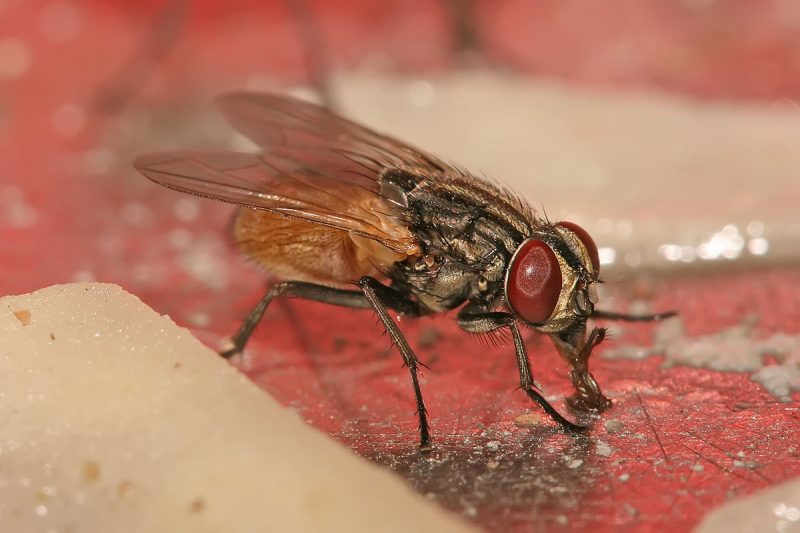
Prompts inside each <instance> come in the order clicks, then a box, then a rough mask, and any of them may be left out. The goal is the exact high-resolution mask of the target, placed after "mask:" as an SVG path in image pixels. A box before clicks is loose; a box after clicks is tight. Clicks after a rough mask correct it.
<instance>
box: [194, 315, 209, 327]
mask: <svg viewBox="0 0 800 533" xmlns="http://www.w3.org/2000/svg"><path fill="white" fill-rule="evenodd" d="M189 322H191V323H192V325H193V326H196V327H198V328H204V327H206V326H207V325H208V324H209V323H210V322H211V319H210V318H209V317H208V315H207V314H205V313H199V312H198V313H192V314H191V315H189Z"/></svg>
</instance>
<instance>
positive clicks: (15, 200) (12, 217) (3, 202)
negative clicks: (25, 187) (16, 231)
mask: <svg viewBox="0 0 800 533" xmlns="http://www.w3.org/2000/svg"><path fill="white" fill-rule="evenodd" d="M38 218H39V213H38V212H37V211H36V210H35V209H34V208H33V207H31V206H30V205H29V204H28V203H27V202H26V201H25V194H24V193H23V192H22V190H21V189H20V188H18V187H14V186H9V187H3V188H0V225H3V224H8V225H9V226H11V227H14V228H27V227H30V226H32V225H33V224H35V223H36V221H37V220H38Z"/></svg>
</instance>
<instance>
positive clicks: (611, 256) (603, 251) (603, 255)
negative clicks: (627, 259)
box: [597, 247, 617, 265]
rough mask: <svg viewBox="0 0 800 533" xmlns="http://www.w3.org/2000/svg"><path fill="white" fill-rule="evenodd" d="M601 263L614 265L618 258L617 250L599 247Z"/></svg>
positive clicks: (598, 253) (598, 252)
mask: <svg viewBox="0 0 800 533" xmlns="http://www.w3.org/2000/svg"><path fill="white" fill-rule="evenodd" d="M597 255H598V256H599V257H600V264H601V265H613V264H614V262H615V261H616V260H617V251H616V250H615V249H613V248H608V247H602V248H598V249H597Z"/></svg>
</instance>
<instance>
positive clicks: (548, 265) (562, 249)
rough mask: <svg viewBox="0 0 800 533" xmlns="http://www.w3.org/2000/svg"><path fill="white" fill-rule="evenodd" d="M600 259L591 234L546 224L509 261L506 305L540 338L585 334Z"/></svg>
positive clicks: (572, 226) (561, 224)
mask: <svg viewBox="0 0 800 533" xmlns="http://www.w3.org/2000/svg"><path fill="white" fill-rule="evenodd" d="M599 274H600V258H599V255H598V252H597V245H595V243H594V241H593V240H592V238H591V237H590V236H589V234H588V233H587V232H586V230H584V229H583V228H581V227H580V226H578V225H577V224H574V223H572V222H558V223H556V224H547V225H545V226H543V227H542V228H539V229H537V231H536V232H535V233H534V235H532V236H531V238H529V239H527V240H525V241H523V242H522V244H520V245H519V247H518V248H517V250H516V251H515V252H514V255H513V256H512V258H511V261H510V262H509V265H508V269H507V270H506V278H505V300H506V303H507V304H508V306H509V307H510V308H511V310H512V311H513V313H514V314H515V315H516V316H517V317H519V318H520V319H521V320H523V321H524V322H526V323H527V324H529V325H530V326H532V327H534V328H535V329H537V330H538V331H541V332H543V333H555V334H558V333H563V332H566V331H568V330H573V329H576V328H579V329H581V330H582V329H583V326H584V324H585V323H586V320H587V319H588V318H589V317H590V316H592V313H593V312H594V304H595V303H596V301H597V297H596V292H595V288H594V283H595V282H597V278H598V275H599Z"/></svg>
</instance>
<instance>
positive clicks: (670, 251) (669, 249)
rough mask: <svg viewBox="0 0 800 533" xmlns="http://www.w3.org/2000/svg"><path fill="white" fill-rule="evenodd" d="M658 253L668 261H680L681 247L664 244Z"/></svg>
mask: <svg viewBox="0 0 800 533" xmlns="http://www.w3.org/2000/svg"><path fill="white" fill-rule="evenodd" d="M658 253H660V254H661V256H662V257H663V258H664V259H666V260H667V261H680V259H681V247H680V246H678V245H677V244H662V245H661V246H659V247H658Z"/></svg>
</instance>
